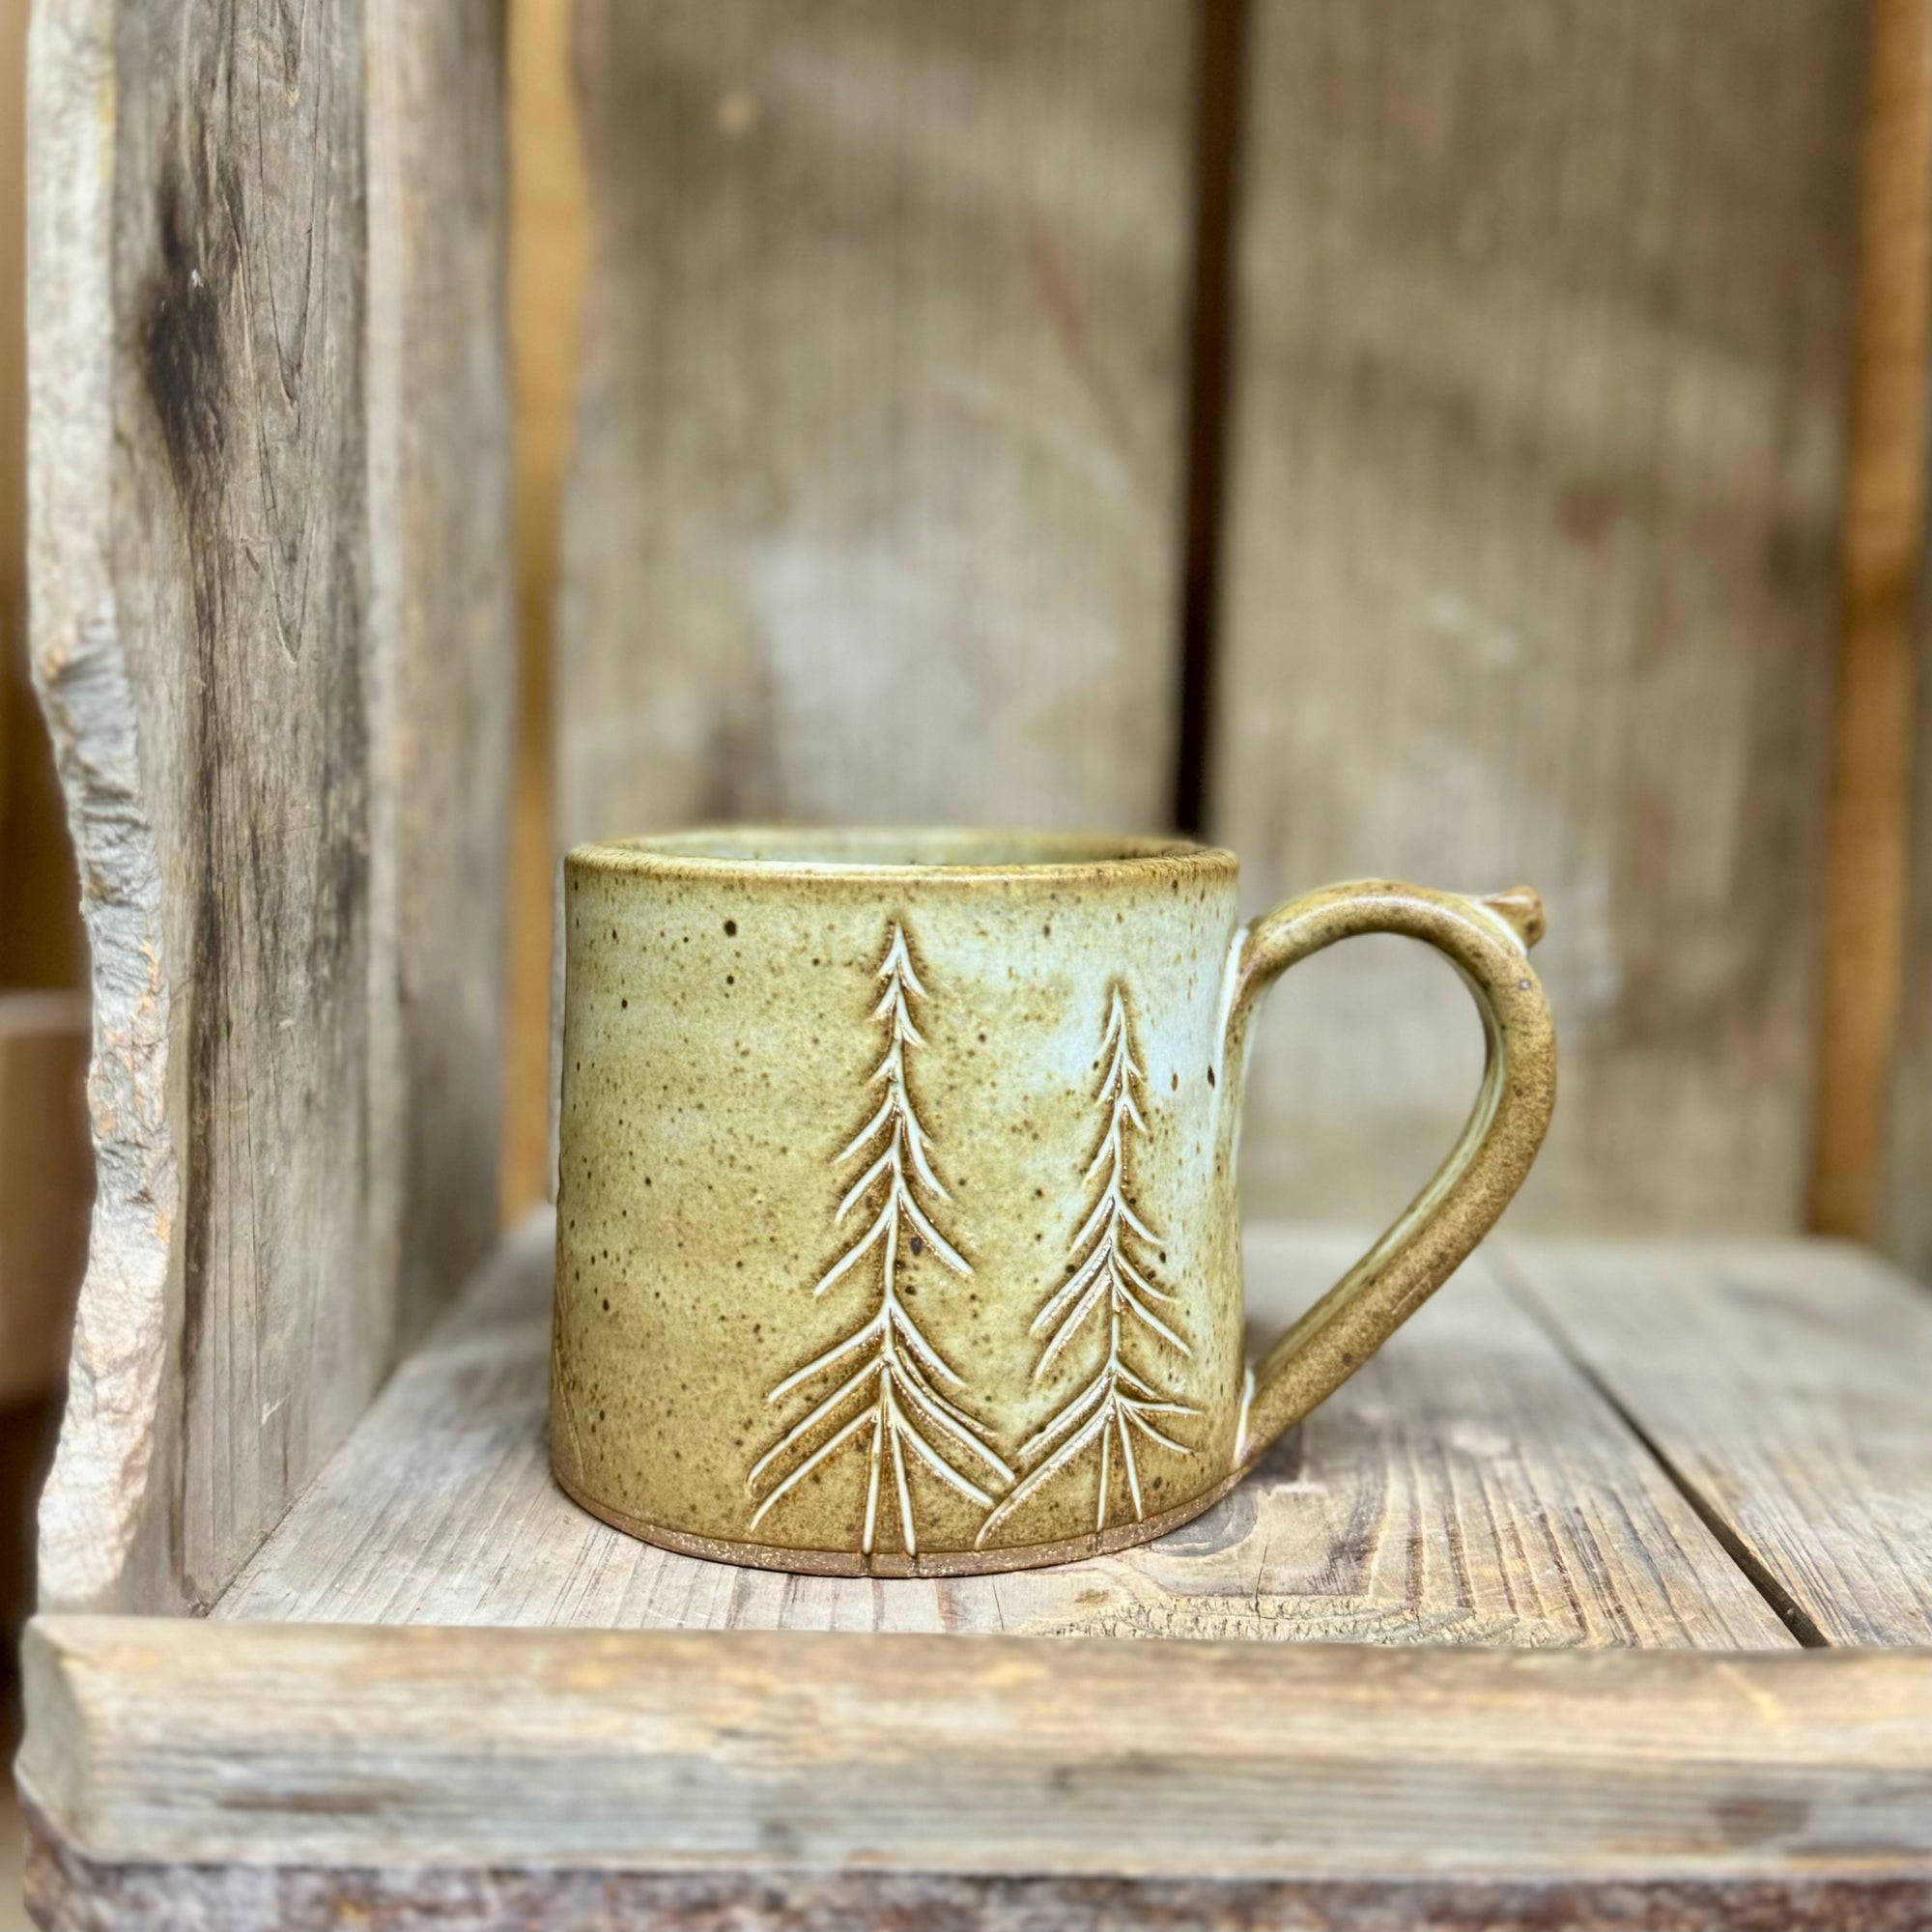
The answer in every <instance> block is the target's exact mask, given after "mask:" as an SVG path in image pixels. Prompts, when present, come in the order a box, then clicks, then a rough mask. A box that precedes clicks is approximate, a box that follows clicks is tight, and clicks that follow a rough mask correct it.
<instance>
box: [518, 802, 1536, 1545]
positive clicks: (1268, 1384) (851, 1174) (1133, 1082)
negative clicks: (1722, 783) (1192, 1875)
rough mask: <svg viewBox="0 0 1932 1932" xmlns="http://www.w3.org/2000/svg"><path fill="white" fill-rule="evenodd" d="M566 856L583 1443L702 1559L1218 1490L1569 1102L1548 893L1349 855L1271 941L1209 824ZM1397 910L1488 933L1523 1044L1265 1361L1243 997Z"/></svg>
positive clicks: (732, 838)
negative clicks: (1251, 1335) (1241, 1175)
mask: <svg viewBox="0 0 1932 1932" xmlns="http://www.w3.org/2000/svg"><path fill="white" fill-rule="evenodd" d="M827 859H830V860H832V861H834V862H835V863H833V864H831V865H826V864H823V863H805V864H801V863H797V862H798V861H800V860H810V861H821V862H822V861H824V860H827ZM567 873H568V877H567V889H568V892H569V894H570V898H571V904H572V908H573V912H572V919H571V921H570V923H569V927H568V931H567V933H566V950H567V952H568V959H567V962H566V964H567V971H566V979H565V985H566V996H565V1015H564V1034H565V1053H564V1056H563V1062H562V1064H563V1065H564V1067H565V1068H566V1077H565V1080H564V1083H563V1089H564V1091H563V1094H562V1096H561V1113H560V1151H559V1198H560V1199H568V1201H569V1202H570V1212H569V1214H568V1215H567V1216H564V1217H562V1218H561V1219H560V1220H559V1223H558V1227H559V1235H558V1250H559V1256H558V1259H559V1267H558V1272H557V1277H556V1279H557V1282H558V1284H559V1287H558V1293H557V1303H556V1320H555V1329H554V1335H555V1341H554V1367H553V1386H554V1391H555V1396H554V1401H555V1404H556V1406H557V1409H558V1414H559V1416H560V1417H561V1418H562V1420H561V1424H560V1426H558V1427H556V1428H554V1429H553V1431H552V1454H553V1457H554V1466H555V1469H556V1473H557V1476H558V1479H559V1481H560V1482H561V1483H562V1485H563V1487H564V1488H565V1489H566V1490H567V1491H568V1492H570V1493H571V1494H572V1495H573V1496H575V1497H576V1498H577V1499H578V1500H579V1501H580V1502H582V1503H583V1504H584V1506H585V1507H587V1508H589V1509H591V1510H593V1511H594V1512H595V1513H596V1514H598V1515H599V1516H602V1517H603V1518H605V1520H608V1521H611V1522H613V1523H615V1524H617V1525H618V1526H619V1527H621V1528H624V1529H627V1530H630V1531H632V1532H633V1533H636V1534H639V1535H641V1536H644V1537H647V1538H649V1539H650V1540H652V1541H654V1542H658V1543H662V1544H665V1545H666V1546H668V1547H669V1548H677V1549H684V1550H687V1551H691V1552H694V1553H696V1554H700V1555H706V1556H715V1557H721V1558H724V1559H725V1560H730V1561H737V1562H748V1563H754V1564H758V1565H762V1566H765V1567H772V1568H779V1569H791V1570H799V1571H805V1572H811V1573H817V1574H829V1575H863V1574H872V1575H876V1576H903V1575H913V1574H919V1575H943V1574H955V1573H958V1572H965V1571H977V1570H1000V1569H1018V1568H1026V1567H1031V1566H1033V1565H1036V1564H1039V1563H1045V1562H1062V1561H1068V1560H1071V1559H1073V1558H1075V1557H1079V1556H1084V1555H1090V1554H1094V1553H1099V1552H1102V1551H1105V1550H1108V1549H1119V1548H1125V1547H1127V1546H1128V1545H1130V1544H1133V1543H1136V1542H1140V1541H1143V1540H1145V1539H1146V1538H1148V1537H1150V1536H1153V1535H1157V1534H1159V1533H1161V1532H1162V1531H1163V1530H1165V1529H1168V1528H1172V1527H1176V1526H1178V1525H1179V1524H1180V1523H1182V1522H1185V1521H1186V1520H1189V1519H1190V1518H1192V1517H1194V1516H1195V1515H1198V1514H1199V1513H1200V1512H1201V1511H1202V1510H1203V1509H1205V1508H1207V1507H1208V1505H1209V1504H1210V1503H1212V1502H1213V1501H1214V1500H1216V1499H1217V1498H1218V1497H1219V1496H1220V1495H1221V1494H1223V1493H1225V1492H1226V1491H1227V1489H1228V1488H1229V1487H1230V1486H1231V1485H1232V1484H1233V1483H1234V1482H1236V1480H1238V1477H1239V1475H1240V1472H1241V1471H1242V1470H1243V1469H1244V1468H1245V1467H1246V1466H1247V1465H1248V1463H1251V1462H1252V1461H1253V1459H1254V1458H1255V1457H1256V1456H1257V1455H1259V1453H1260V1452H1261V1450H1262V1449H1263V1448H1264V1447H1265V1445H1266V1444H1267V1442H1268V1441H1270V1440H1272V1439H1273V1437H1274V1436H1275V1435H1278V1434H1279V1432H1280V1431H1281V1430H1282V1429H1283V1428H1285V1427H1287V1426H1288V1424H1289V1423H1290V1422H1292V1421H1293V1420H1294V1419H1295V1418H1296V1417H1297V1416H1298V1415H1299V1414H1301V1413H1305V1412H1306V1409H1307V1408H1308V1407H1309V1406H1312V1405H1313V1404H1314V1403H1315V1402H1317V1401H1319V1400H1321V1397H1322V1396H1323V1395H1325V1394H1326V1393H1328V1391H1329V1390H1330V1389H1332V1388H1333V1387H1334V1386H1335V1384H1336V1383H1337V1382H1338V1381H1340V1380H1341V1379H1342V1378H1344V1377H1346V1376H1347V1375H1348V1374H1350V1372H1352V1370H1353V1369H1354V1368H1355V1367H1356V1366H1357V1365H1358V1364H1359V1363H1360V1362H1361V1361H1363V1360H1366V1359H1367V1357H1368V1355H1369V1354H1370V1353H1372V1352H1373V1350H1375V1348H1376V1347H1378V1345H1379V1343H1380V1341H1381V1340H1382V1339H1383V1337H1384V1336H1385V1335H1386V1334H1387V1333H1388V1332H1389V1330H1390V1329H1391V1328H1392V1327H1393V1326H1394V1325H1395V1323H1396V1321H1399V1320H1400V1319H1401V1317H1402V1315H1403V1314H1404V1313H1406V1311H1407V1310H1408V1309H1410V1308H1412V1307H1413V1306H1415V1305H1416V1304H1417V1303H1419V1301H1420V1300H1421V1299H1422V1298H1424V1297H1425V1296H1426V1295H1427V1294H1428V1293H1430V1292H1431V1291H1432V1290H1433V1289H1434V1288H1435V1286H1436V1285H1437V1284H1439V1282H1440V1281H1441V1280H1443V1279H1445V1278H1446V1276H1447V1274H1448V1273H1449V1272H1450V1271H1451V1270H1452V1269H1453V1268H1454V1266H1455V1265H1456V1264H1457V1263H1458V1262H1460V1260H1461V1259H1462V1257H1463V1255H1464V1254H1466V1253H1467V1251H1468V1249H1469V1247H1470V1246H1472V1245H1473V1244H1474V1242H1475V1240H1476V1239H1477V1238H1479V1237H1480V1236H1481V1234H1482V1233H1483V1231H1484V1230H1485V1229H1486V1228H1487V1227H1488V1226H1489V1225H1490V1223H1491V1222H1492V1220H1493V1219H1494V1217H1495V1214H1496V1213H1497V1212H1499V1211H1500V1210H1501V1208H1502V1206H1503V1204H1504V1203H1505V1202H1506V1201H1507V1199H1508V1198H1509V1195H1510V1193H1511V1192H1513V1191H1514V1188H1515V1186H1516V1184H1517V1183H1518V1182H1519V1181H1520V1179H1521V1176H1522V1173H1523V1172H1524V1171H1526V1169H1527V1166H1528V1163H1529V1160H1530V1158H1531V1157H1532V1156H1533V1154H1534V1151H1535V1148H1536V1144H1537V1142H1538V1140H1539V1139H1540V1138H1541V1134H1542V1131H1543V1126H1544V1123H1545V1122H1547V1120H1548V1110H1549V1106H1550V1104H1551V1101H1552V1099H1553V1094H1554V1075H1553V1045H1552V1043H1551V1040H1550V1036H1549V1028H1548V1012H1547V1010H1546V1009H1544V1007H1543V1003H1542V996H1541V993H1540V991H1539V990H1538V989H1537V986H1536V982H1535V978H1534V976H1533V975H1532V974H1529V973H1528V970H1527V964H1526V952H1525V948H1526V947H1527V946H1528V945H1529V944H1531V943H1533V940H1534V938H1535V937H1536V936H1538V935H1539V934H1540V931H1541V908H1540V905H1538V904H1537V903H1536V901H1535V899H1534V895H1530V894H1527V893H1523V892H1518V893H1513V894H1506V895H1498V896H1497V897H1496V898H1494V899H1492V900H1489V901H1473V900H1467V899H1461V898H1456V897H1453V896H1450V895H1437V894H1431V893H1424V892H1421V891H1420V890H1418V889H1415V888H1410V887H1401V886H1394V885H1389V884H1385V883H1380V882H1377V883H1371V884H1369V885H1365V886H1353V887H1342V888H1335V889H1332V890H1331V891H1329V892H1327V893H1318V894H1313V895H1309V896H1308V897H1306V898H1304V899H1301V900H1298V901H1295V902H1294V903H1293V904H1292V905H1290V906H1286V907H1283V908H1282V909H1281V910H1280V911H1278V912H1276V913H1274V914H1272V915H1270V916H1269V917H1268V918H1266V919H1264V920H1262V921H1260V922H1258V923H1256V925H1255V926H1254V927H1253V928H1252V929H1251V930H1249V931H1248V932H1247V933H1246V935H1245V936H1244V937H1243V938H1241V939H1240V940H1239V942H1238V948H1239V950H1238V953H1237V954H1236V944H1237V941H1236V867H1235V863H1234V861H1233V859H1232V858H1231V857H1230V855H1228V854H1226V853H1223V852H1215V851H1212V850H1208V849H1205V848H1200V847H1194V846H1189V845H1185V844H1182V843H1179V842H1176V841H1161V840H1136V839H1121V840H1114V841H1094V840H1087V839H1080V838H1070V837H1064V836H1058V835H1054V836H1040V837H1028V836H1007V835H993V834H936V835H927V834H918V833H867V834H861V833H827V834H811V835H805V834H794V833H784V832H762V831H733V832H725V833H694V834H680V835H677V836H676V837H674V838H667V839H662V840H639V841H632V842H629V843H620V844H612V845H604V846H593V847H585V848H582V849H580V850H579V851H577V852H575V853H573V854H572V855H571V856H570V858H569V860H568V861H567ZM1367 931H1396V932H1403V933H1406V934H1407V935H1409V936H1411V937H1417V938H1421V939H1424V940H1425V941H1427V942H1428V943H1430V944H1432V945H1435V946H1436V947H1437V948H1438V949H1439V950H1441V951H1443V952H1447V953H1449V954H1450V956H1451V957H1452V958H1454V959H1455V960H1456V962H1457V963H1458V964H1459V965H1460V966H1461V967H1462V968H1463V973H1464V976H1465V978H1467V979H1468V980H1470V982H1471V983H1472V984H1473V985H1474V987H1475V988H1476V989H1477V992H1478V997H1479V1000H1481V1001H1482V1002H1483V1003H1484V1004H1485V1005H1486V1006H1487V1007H1488V1008H1489V1010H1490V1016H1491V1018H1492V1021H1493V1023H1494V1025H1495V1029H1496V1037H1498V1038H1499V1039H1500V1041H1501V1043H1502V1047H1501V1050H1502V1052H1503V1055H1504V1058H1505V1062H1506V1065H1505V1066H1504V1068H1503V1069H1502V1072H1503V1074H1504V1076H1505V1077H1504V1078H1502V1079H1501V1080H1499V1081H1498V1082H1496V1083H1494V1085H1493V1089H1492V1092H1493V1095H1494V1102H1495V1104H1494V1111H1493V1113H1492V1117H1491V1119H1490V1121H1489V1122H1488V1125H1487V1129H1486V1131H1482V1132H1479V1133H1478V1134H1477V1136H1476V1137H1475V1140H1474V1142H1473V1144H1472V1146H1471V1148H1470V1149H1469V1150H1468V1151H1467V1157H1466V1158H1465V1159H1464V1160H1463V1163H1462V1164H1461V1166H1460V1167H1459V1168H1457V1170H1456V1171H1455V1172H1453V1173H1448V1174H1445V1175H1444V1176H1442V1177H1438V1179H1437V1181H1436V1182H1435V1184H1434V1187H1433V1189H1432V1192H1431V1196H1430V1211H1428V1212H1427V1213H1425V1214H1424V1215H1423V1216H1422V1217H1421V1218H1420V1220H1419V1221H1418V1223H1417V1225H1415V1226H1414V1227H1412V1228H1408V1229H1406V1231H1405V1235H1404V1237H1403V1239H1402V1240H1400V1241H1398V1242H1396V1243H1394V1244H1393V1245H1392V1247H1391V1249H1390V1252H1389V1253H1387V1254H1384V1255H1381V1256H1379V1258H1378V1263H1377V1266H1376V1268H1375V1269H1374V1270H1373V1272H1370V1271H1358V1273H1357V1274H1356V1275H1354V1276H1350V1278H1348V1279H1347V1280H1346V1281H1345V1282H1344V1284H1343V1285H1342V1286H1341V1288H1339V1289H1338V1290H1337V1291H1336V1293H1334V1294H1331V1295H1330V1296H1329V1297H1327V1299H1326V1300H1324V1302H1323V1303H1321V1307H1320V1309H1319V1310H1318V1311H1316V1313H1315V1314H1314V1315H1312V1316H1311V1317H1310V1318H1309V1319H1308V1320H1307V1321H1304V1322H1303V1323H1302V1324H1300V1327H1299V1329H1298V1330H1297V1331H1296V1333H1295V1335H1294V1336H1293V1337H1292V1338H1290V1341H1289V1342H1287V1343H1285V1344H1284V1345H1283V1347H1282V1348H1280V1349H1278V1350H1276V1351H1275V1353H1274V1354H1273V1355H1271V1356H1270V1357H1269V1358H1268V1359H1267V1360H1265V1361H1264V1362H1263V1363H1261V1364H1259V1365H1257V1368H1256V1370H1255V1372H1254V1376H1253V1378H1252V1382H1251V1380H1250V1377H1249V1373H1248V1368H1247V1364H1246V1362H1245V1361H1244V1358H1243V1354H1242V1320H1241V1318H1242V1309H1241V1286H1240V1280H1239V1272H1238V1270H1239V1260H1238V1256H1239V1237H1238V1221H1239V1205H1238V1201H1237V1200H1236V1192H1235V1181H1234V1174H1235V1162H1234V1160H1233V1158H1232V1149H1233V1141H1234V1134H1235V1126H1236V1115H1237V1112H1238V1109H1239V1105H1240V1092H1241V1086H1242V1081H1241V1078H1240V1069H1241V1067H1242V1065H1243V1063H1244V1055H1245V1044H1246V1036H1247V1030H1248V1028H1249V1027H1250V1026H1251V1024H1252V1020H1253V1015H1254V1010H1255V1007H1256V1004H1257V1002H1258V1000H1259V998H1260V995H1261V993H1262V991H1263V990H1264V987H1265V986H1266V985H1267V984H1268V983H1270V982H1271V981H1272V980H1273V979H1274V978H1276V977H1277V976H1278V975H1279V973H1280V972H1282V971H1283V970H1285V968H1286V967H1287V966H1289V965H1292V964H1293V963H1294V961H1295V960H1296V959H1297V958H1300V957H1302V956H1305V955H1306V953H1307V952H1312V951H1314V950H1317V949H1318V948H1319V947H1320V946H1325V945H1327V944H1329V943H1330V942H1332V941H1333V940H1335V939H1338V938H1342V937H1347V936H1350V935H1351V934H1353V933H1356V932H1367ZM895 933H896V935H897V941H896V953H897V960H898V963H897V965H896V966H895V965H894V963H893V962H894V958H895V940H894V937H893V935H894V934H895ZM607 934H608V936H609V939H610V941H611V944H610V945H608V946H607V945H606V944H605V939H606V935H607ZM653 935H654V936H655V938H656V941H657V943H656V944H649V943H648V942H649V940H650V939H651V938H652V936H653ZM673 935H675V942H674V943H673ZM1219 961H1228V962H1230V964H1231V967H1232V977H1231V976H1230V974H1228V973H1224V972H1223V971H1222V970H1221V968H1220V967H1219V966H1218V965H1217V964H1216V962H1219ZM742 973H751V974H753V975H754V976H755V979H754V980H753V981H752V982H751V983H753V984H754V985H755V986H756V987H757V989H758V990H757V997H756V999H755V1000H754V1001H752V1002H751V1003H750V1006H751V1007H752V1008H755V1010H756V1019H755V1024H751V1023H749V1022H748V1019H747V1013H748V1010H749V1008H748V1006H747V1003H745V1002H740V1001H738V1000H737V998H736V992H735V988H736V983H737V978H738V976H739V975H740V974H742ZM1224 987H1226V988H1229V989H1230V990H1229V991H1228V993H1227V994H1225V995H1224V990H1223V989H1224ZM1224 997H1225V998H1226V999H1227V1000H1228V1009H1227V1011H1226V1014H1225V1016H1224V1014H1223V1011H1222V1005H1223V1000H1224ZM1117 1015H1118V1017H1117ZM1096 1046H1097V1047H1098V1049H1099V1050H1098V1052H1097V1054H1096ZM1189 1065H1192V1066H1197V1067H1203V1068H1204V1069H1205V1071H1206V1073H1207V1078H1206V1080H1203V1081H1196V1080H1193V1079H1192V1078H1191V1077H1190V1078H1189V1079H1187V1080H1183V1079H1182V1078H1181V1076H1180V1072H1179V1069H1180V1068H1181V1067H1184V1066H1189ZM1160 1067H1166V1068H1167V1069H1169V1077H1168V1079H1167V1080H1166V1081H1160V1080H1159V1079H1158V1072H1157V1070H1154V1071H1152V1072H1151V1076H1150V1072H1149V1071H1145V1070H1144V1069H1158V1068H1160ZM1217 1069H1228V1070H1229V1071H1230V1076H1231V1077H1230V1078H1229V1079H1228V1080H1226V1081H1223V1080H1221V1079H1220V1078H1219V1077H1218V1073H1217ZM639 1095H645V1096H651V1101H650V1104H649V1105H647V1106H642V1105H639V1099H638V1096H639ZM967 1175H970V1176H972V1184H971V1186H970V1188H969V1187H968V1185H967V1183H966V1181H965V1179H963V1178H962V1177H964V1176H967ZM646 1191H648V1192H649V1193H650V1195H651V1197H652V1200H653V1204H654V1205H653V1207H652V1208H651V1209H650V1211H649V1214H648V1216H642V1215H639V1216H634V1215H633V1212H632V1210H633V1208H636V1207H638V1205H639V1202H640V1201H641V1199H642V1197H643V1195H644V1193H645V1192H646ZM1156 1237H1157V1238H1156ZM752 1245H755V1246H756V1248H757V1250H758V1256H759V1259H758V1264H757V1266H756V1267H755V1268H751V1267H748V1265H747V1250H748V1248H749V1247H750V1246H752ZM955 1264H956V1265H955ZM914 1311H916V1314H915V1312H914ZM566 1364H567V1365H568V1372H567V1374H566V1368H565V1365H566ZM573 1408H574V1410H575V1414H576V1416H577V1418H578V1426H572V1424H571V1421H570V1411H571V1410H572V1409H573ZM1096 1415H1097V1416H1100V1417H1102V1418H1103V1420H1102V1422H1101V1425H1100V1426H1099V1427H1095V1426H1094V1421H1095V1417H1096ZM590 1416H594V1417H595V1418H596V1420H595V1422H594V1423H586V1419H587V1418H588V1417H590ZM1123 1444H1124V1446H1123ZM779 1491H781V1493H777V1494H774V1492H779Z"/></svg>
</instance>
